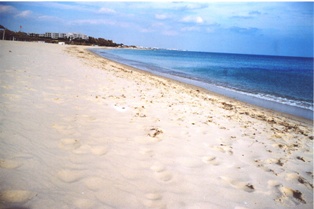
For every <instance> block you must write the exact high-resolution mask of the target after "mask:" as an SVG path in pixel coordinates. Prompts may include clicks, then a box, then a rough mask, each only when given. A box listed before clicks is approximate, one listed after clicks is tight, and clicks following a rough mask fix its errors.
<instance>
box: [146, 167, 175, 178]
mask: <svg viewBox="0 0 314 209" xmlns="http://www.w3.org/2000/svg"><path fill="white" fill-rule="evenodd" d="M150 169H151V170H152V171H154V176H155V177H156V178H157V179H158V180H159V181H162V182H169V181H171V180H172V178H173V175H172V174H171V173H170V172H169V171H166V168H165V166H164V165H162V164H161V163H155V164H154V165H152V166H151V167H150Z"/></svg>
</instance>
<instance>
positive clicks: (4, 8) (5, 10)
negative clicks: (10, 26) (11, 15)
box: [0, 5, 15, 13]
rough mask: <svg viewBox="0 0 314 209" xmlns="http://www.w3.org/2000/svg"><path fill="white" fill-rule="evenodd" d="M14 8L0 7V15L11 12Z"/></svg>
mask: <svg viewBox="0 0 314 209" xmlns="http://www.w3.org/2000/svg"><path fill="white" fill-rule="evenodd" d="M13 11H15V8H14V7H12V6H6V5H0V13H7V12H13Z"/></svg>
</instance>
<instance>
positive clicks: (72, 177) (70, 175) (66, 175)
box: [57, 170, 83, 183]
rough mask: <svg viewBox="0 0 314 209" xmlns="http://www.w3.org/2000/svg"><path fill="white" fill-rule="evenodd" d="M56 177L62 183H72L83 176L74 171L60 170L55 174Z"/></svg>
mask: <svg viewBox="0 0 314 209" xmlns="http://www.w3.org/2000/svg"><path fill="white" fill-rule="evenodd" d="M57 177H58V178H59V179H60V180H61V181H63V182H66V183H72V182H75V181H79V180H80V179H81V178H83V174H82V173H81V172H79V171H75V170H61V171H59V172H58V173H57Z"/></svg>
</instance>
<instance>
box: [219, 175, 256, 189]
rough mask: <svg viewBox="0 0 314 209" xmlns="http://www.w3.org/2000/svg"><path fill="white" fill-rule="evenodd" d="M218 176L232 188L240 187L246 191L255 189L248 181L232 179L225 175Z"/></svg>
mask: <svg viewBox="0 0 314 209" xmlns="http://www.w3.org/2000/svg"><path fill="white" fill-rule="evenodd" d="M220 178H221V179H222V180H223V181H224V182H226V183H227V184H229V185H230V186H232V187H233V188H236V189H241V190H243V191H246V192H254V191H255V188H254V186H253V185H252V184H250V183H246V182H242V181H237V180H235V179H232V178H229V177H225V176H221V177H220Z"/></svg>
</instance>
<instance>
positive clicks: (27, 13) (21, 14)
mask: <svg viewBox="0 0 314 209" xmlns="http://www.w3.org/2000/svg"><path fill="white" fill-rule="evenodd" d="M31 14H32V11H30V10H25V11H22V12H20V13H18V14H17V15H15V17H23V18H24V17H28V16H30V15H31Z"/></svg>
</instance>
